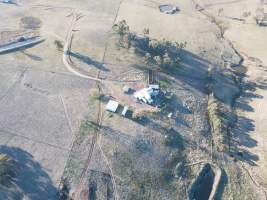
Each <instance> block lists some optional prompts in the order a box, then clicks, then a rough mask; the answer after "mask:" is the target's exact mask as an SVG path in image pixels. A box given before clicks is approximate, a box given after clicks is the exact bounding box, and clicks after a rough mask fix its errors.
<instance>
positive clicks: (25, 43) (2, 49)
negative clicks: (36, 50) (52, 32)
mask: <svg viewBox="0 0 267 200" xmlns="http://www.w3.org/2000/svg"><path fill="white" fill-rule="evenodd" d="M43 41H45V39H43V38H41V37H33V38H29V39H26V40H22V41H18V42H13V43H10V44H7V45H4V46H0V54H3V53H8V52H11V51H15V50H19V49H21V48H27V47H31V46H34V45H36V44H39V43H41V42H43Z"/></svg>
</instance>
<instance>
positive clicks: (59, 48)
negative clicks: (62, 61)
mask: <svg viewBox="0 0 267 200" xmlns="http://www.w3.org/2000/svg"><path fill="white" fill-rule="evenodd" d="M54 44H55V45H56V47H57V50H58V51H63V47H64V46H63V42H62V41H60V40H55V41H54Z"/></svg>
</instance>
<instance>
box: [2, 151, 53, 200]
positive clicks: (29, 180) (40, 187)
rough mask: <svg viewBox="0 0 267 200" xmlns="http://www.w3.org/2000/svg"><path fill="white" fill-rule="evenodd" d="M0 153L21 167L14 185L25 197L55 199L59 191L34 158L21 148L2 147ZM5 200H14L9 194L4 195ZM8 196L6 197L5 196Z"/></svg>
mask: <svg viewBox="0 0 267 200" xmlns="http://www.w3.org/2000/svg"><path fill="white" fill-rule="evenodd" d="M0 153H2V154H7V155H8V156H10V157H12V158H13V159H14V160H15V162H16V164H17V165H18V167H19V175H18V176H17V177H16V178H15V179H14V181H13V184H14V186H15V187H16V188H18V190H19V191H15V192H16V193H21V195H22V196H23V195H24V196H27V197H28V198H29V199H40V200H41V199H44V200H46V199H55V198H56V193H57V189H56V188H55V186H54V185H53V183H52V180H51V178H50V177H49V175H48V174H47V173H46V172H45V170H44V169H43V167H42V166H41V165H40V164H39V163H38V162H36V161H34V158H33V156H32V155H31V154H30V153H28V152H26V151H24V150H23V149H21V148H17V147H9V146H0ZM2 195H3V197H5V198H4V199H12V198H10V197H9V196H8V195H11V194H9V193H6V194H2ZM5 195H6V196H5Z"/></svg>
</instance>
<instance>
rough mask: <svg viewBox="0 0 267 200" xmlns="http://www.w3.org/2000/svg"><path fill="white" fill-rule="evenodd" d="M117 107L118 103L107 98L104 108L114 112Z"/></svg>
mask: <svg viewBox="0 0 267 200" xmlns="http://www.w3.org/2000/svg"><path fill="white" fill-rule="evenodd" d="M118 107H119V103H118V102H117V101H113V100H109V102H108V104H107V105H106V110H107V111H110V112H114V113H115V112H116V111H117V109H118Z"/></svg>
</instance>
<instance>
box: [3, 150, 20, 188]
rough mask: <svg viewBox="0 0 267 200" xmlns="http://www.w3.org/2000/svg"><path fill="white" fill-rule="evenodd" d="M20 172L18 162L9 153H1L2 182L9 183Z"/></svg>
mask: <svg viewBox="0 0 267 200" xmlns="http://www.w3.org/2000/svg"><path fill="white" fill-rule="evenodd" d="M17 174H18V167H17V166H16V162H15V161H14V160H13V159H12V158H11V157H10V156H8V155H5V154H0V184H1V185H8V184H10V183H11V182H12V180H13V178H15V177H16V175H17Z"/></svg>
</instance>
